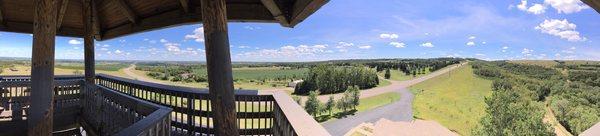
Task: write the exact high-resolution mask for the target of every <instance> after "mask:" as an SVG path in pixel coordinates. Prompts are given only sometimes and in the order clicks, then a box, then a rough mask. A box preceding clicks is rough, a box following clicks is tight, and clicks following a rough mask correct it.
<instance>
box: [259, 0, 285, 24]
mask: <svg viewBox="0 0 600 136" xmlns="http://www.w3.org/2000/svg"><path fill="white" fill-rule="evenodd" d="M261 2H262V3H263V5H265V7H267V9H268V10H269V11H270V12H271V14H272V15H273V18H275V20H277V21H279V24H281V26H284V27H290V22H288V15H287V14H285V13H284V12H282V11H281V9H280V8H279V6H277V3H275V1H274V0H261Z"/></svg>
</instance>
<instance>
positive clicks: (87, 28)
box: [83, 0, 96, 84]
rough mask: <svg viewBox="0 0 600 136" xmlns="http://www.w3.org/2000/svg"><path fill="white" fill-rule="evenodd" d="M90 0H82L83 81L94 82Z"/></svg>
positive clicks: (92, 27)
mask: <svg viewBox="0 0 600 136" xmlns="http://www.w3.org/2000/svg"><path fill="white" fill-rule="evenodd" d="M92 4H93V2H92V0H83V33H84V34H83V35H84V36H83V44H84V61H85V82H86V83H88V84H94V77H95V74H96V73H95V72H96V71H95V69H94V67H95V66H94V64H95V63H94V61H95V60H94V31H93V29H94V26H93V22H92Z"/></svg>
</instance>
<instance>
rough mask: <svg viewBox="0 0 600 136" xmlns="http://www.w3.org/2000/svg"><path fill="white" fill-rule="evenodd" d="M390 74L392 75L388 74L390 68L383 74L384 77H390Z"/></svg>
mask: <svg viewBox="0 0 600 136" xmlns="http://www.w3.org/2000/svg"><path fill="white" fill-rule="evenodd" d="M391 76H392V75H391V74H390V69H387V70H385V75H384V77H385V79H390V77H391Z"/></svg>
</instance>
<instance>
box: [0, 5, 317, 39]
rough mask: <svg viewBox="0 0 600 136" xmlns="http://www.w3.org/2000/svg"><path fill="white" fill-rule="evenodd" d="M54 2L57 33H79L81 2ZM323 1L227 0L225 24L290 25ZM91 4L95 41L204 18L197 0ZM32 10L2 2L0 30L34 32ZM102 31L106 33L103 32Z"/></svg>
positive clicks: (312, 10) (300, 19)
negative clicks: (57, 19)
mask: <svg viewBox="0 0 600 136" xmlns="http://www.w3.org/2000/svg"><path fill="white" fill-rule="evenodd" d="M271 1H272V2H271ZM57 2H58V3H59V4H58V5H60V6H58V5H57V10H58V13H57V16H58V18H59V19H60V21H58V22H57V28H59V29H58V31H57V32H56V34H57V35H59V36H69V37H83V36H84V33H83V29H84V22H83V16H82V15H81V13H82V12H83V11H82V10H83V8H82V6H83V1H81V0H57ZM327 2H328V0H267V1H265V3H266V4H263V2H262V1H261V0H226V7H227V17H228V18H227V19H228V21H229V22H270V23H280V24H282V26H285V27H293V26H295V25H297V24H298V23H300V22H301V21H303V20H304V19H306V18H307V17H308V16H309V15H310V14H312V13H314V12H315V11H316V10H318V8H320V7H321V6H322V5H324V4H325V3H327ZM272 3H274V4H272ZM65 4H66V5H65ZM92 6H95V8H93V9H94V10H95V12H94V14H96V15H97V16H94V18H95V20H97V21H94V23H95V27H94V28H95V29H97V30H95V32H96V33H95V38H96V39H97V40H107V39H112V38H116V37H121V36H125V35H129V34H134V33H139V32H145V31H150V30H156V29H162V28H168V27H173V26H179V25H185V24H198V23H201V22H202V17H201V13H200V11H201V7H200V6H201V4H200V1H199V0H95V1H94V2H93V5H92ZM275 6H277V7H278V8H279V10H280V11H281V13H282V14H283V16H281V15H279V14H277V13H278V12H277V10H276V8H273V7H275ZM127 7H128V8H127ZM33 9H34V5H33V0H2V1H0V31H7V32H17V33H33V30H32V28H33V19H32V18H31V17H32V16H33V14H34V12H33ZM165 15H169V16H165ZM61 18H62V19H61ZM156 20H159V21H156ZM161 20H162V21H165V22H161ZM286 20H287V21H286ZM286 22H288V23H286ZM1 24H4V25H1ZM288 24H289V25H288ZM59 25H60V26H59ZM105 33H107V34H106V35H107V36H104V35H105Z"/></svg>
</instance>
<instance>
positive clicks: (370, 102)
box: [316, 92, 400, 122]
mask: <svg viewBox="0 0 600 136" xmlns="http://www.w3.org/2000/svg"><path fill="white" fill-rule="evenodd" d="M398 100H400V94H398V93H396V92H388V93H383V94H380V95H376V96H372V97H368V98H363V99H360V104H359V105H358V106H357V107H356V110H350V111H346V112H344V111H341V110H339V109H334V110H332V112H331V114H332V115H329V112H323V113H322V114H321V115H318V116H317V117H316V120H317V121H318V122H325V121H328V120H331V119H334V118H343V117H345V116H346V115H350V114H354V113H356V112H363V111H368V110H372V109H375V108H377V107H381V106H384V105H387V104H390V103H393V102H395V101H398ZM323 103H325V102H323Z"/></svg>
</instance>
